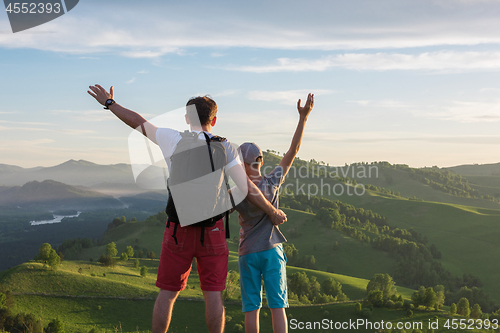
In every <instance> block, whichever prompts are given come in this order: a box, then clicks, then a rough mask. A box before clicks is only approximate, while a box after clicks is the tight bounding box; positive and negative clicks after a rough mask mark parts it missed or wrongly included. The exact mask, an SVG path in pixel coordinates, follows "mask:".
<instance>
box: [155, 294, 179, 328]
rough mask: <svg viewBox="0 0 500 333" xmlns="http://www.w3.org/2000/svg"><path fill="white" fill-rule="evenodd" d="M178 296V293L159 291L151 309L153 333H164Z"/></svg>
mask: <svg viewBox="0 0 500 333" xmlns="http://www.w3.org/2000/svg"><path fill="white" fill-rule="evenodd" d="M178 295H179V291H169V290H163V289H162V290H160V293H159V294H158V297H157V298H156V302H155V306H154V309H153V333H165V332H166V331H167V330H168V326H169V325H170V319H171V318H172V310H173V308H174V303H175V300H176V299H177V296H178Z"/></svg>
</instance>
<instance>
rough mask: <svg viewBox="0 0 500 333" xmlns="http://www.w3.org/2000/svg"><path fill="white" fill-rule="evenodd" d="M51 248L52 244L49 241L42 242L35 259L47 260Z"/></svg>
mask: <svg viewBox="0 0 500 333" xmlns="http://www.w3.org/2000/svg"><path fill="white" fill-rule="evenodd" d="M51 250H52V245H50V244H49V243H43V244H42V246H40V248H39V249H38V255H37V256H36V257H35V260H40V261H43V262H47V261H48V260H49V257H50V251H51Z"/></svg>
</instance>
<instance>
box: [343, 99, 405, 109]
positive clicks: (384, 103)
mask: <svg viewBox="0 0 500 333" xmlns="http://www.w3.org/2000/svg"><path fill="white" fill-rule="evenodd" d="M346 102H347V103H354V104H358V105H360V106H366V107H380V108H412V107H413V106H412V105H409V104H407V103H403V102H400V101H395V100H390V99H385V100H380V101H374V100H359V101H346Z"/></svg>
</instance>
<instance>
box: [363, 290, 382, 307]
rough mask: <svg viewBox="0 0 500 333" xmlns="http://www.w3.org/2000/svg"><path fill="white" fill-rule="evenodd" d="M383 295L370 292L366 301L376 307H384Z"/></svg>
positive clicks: (373, 291)
mask: <svg viewBox="0 0 500 333" xmlns="http://www.w3.org/2000/svg"><path fill="white" fill-rule="evenodd" d="M383 297H384V294H383V293H382V292H381V291H380V290H371V291H370V292H369V293H368V296H367V297H366V299H367V301H368V302H370V303H371V304H373V305H375V306H376V307H381V306H382V305H384V302H383Z"/></svg>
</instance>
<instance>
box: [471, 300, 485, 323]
mask: <svg viewBox="0 0 500 333" xmlns="http://www.w3.org/2000/svg"><path fill="white" fill-rule="evenodd" d="M482 315H483V311H481V307H480V306H479V304H477V303H476V304H474V306H473V307H472V312H471V313H470V316H471V317H472V318H474V319H479V318H481V316H482Z"/></svg>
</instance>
